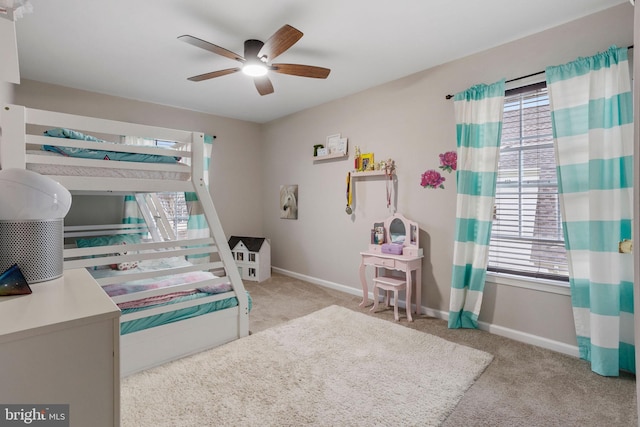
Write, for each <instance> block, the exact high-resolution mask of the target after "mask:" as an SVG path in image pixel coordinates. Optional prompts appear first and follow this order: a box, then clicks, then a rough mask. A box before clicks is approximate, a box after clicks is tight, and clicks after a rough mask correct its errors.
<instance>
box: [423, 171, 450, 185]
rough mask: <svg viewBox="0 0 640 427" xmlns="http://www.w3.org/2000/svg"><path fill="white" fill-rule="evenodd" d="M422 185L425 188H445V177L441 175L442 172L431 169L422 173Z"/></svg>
mask: <svg viewBox="0 0 640 427" xmlns="http://www.w3.org/2000/svg"><path fill="white" fill-rule="evenodd" d="M421 178H422V179H421V180H420V185H421V186H423V187H424V188H444V184H443V183H444V181H445V178H444V177H443V176H442V175H440V172H438V171H436V170H433V169H429V170H428V171H425V173H423V174H422V176H421Z"/></svg>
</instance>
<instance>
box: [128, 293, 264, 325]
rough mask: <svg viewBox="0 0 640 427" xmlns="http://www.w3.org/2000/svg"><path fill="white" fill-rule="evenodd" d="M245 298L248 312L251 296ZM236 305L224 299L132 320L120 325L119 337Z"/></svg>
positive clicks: (198, 295) (180, 299)
mask: <svg viewBox="0 0 640 427" xmlns="http://www.w3.org/2000/svg"><path fill="white" fill-rule="evenodd" d="M210 295H211V294H210V293H206V292H198V293H195V294H191V295H186V296H182V297H178V298H175V299H173V300H172V301H170V302H166V303H161V304H156V305H153V306H148V307H139V308H127V309H124V310H122V314H123V315H124V314H127V313H134V312H137V311H141V310H146V309H149V308H154V307H159V306H163V305H169V304H175V303H178V302H183V301H191V300H194V299H198V298H203V297H206V296H210ZM247 298H248V299H249V310H251V307H252V301H251V296H250V295H249V293H248V292H247ZM237 305H238V299H237V298H236V297H231V298H226V299H223V300H219V301H213V302H208V303H205V304H200V305H196V306H193V307H187V308H183V309H179V310H174V311H168V312H166V313H161V314H157V315H154V316H150V317H144V318H141V319H134V320H130V321H126V322H122V323H121V324H120V335H126V334H130V333H133V332H138V331H141V330H143V329H149V328H153V327H155V326H161V325H166V324H168V323H173V322H178V321H180V320H185V319H189V318H192V317H196V316H201V315H203V314H207V313H213V312H214V311H218V310H224V309H226V308H231V307H236V306H237Z"/></svg>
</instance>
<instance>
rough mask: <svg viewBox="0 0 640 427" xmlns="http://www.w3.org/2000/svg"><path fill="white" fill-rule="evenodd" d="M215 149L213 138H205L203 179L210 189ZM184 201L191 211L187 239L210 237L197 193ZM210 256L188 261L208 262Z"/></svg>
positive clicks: (209, 136)
mask: <svg viewBox="0 0 640 427" xmlns="http://www.w3.org/2000/svg"><path fill="white" fill-rule="evenodd" d="M212 148H213V136H211V135H205V136H204V160H203V168H204V173H203V178H204V183H205V185H206V187H207V189H208V188H209V164H210V163H211V151H212ZM184 199H185V201H186V202H187V209H188V211H189V220H188V222H187V238H189V239H198V238H206V237H209V236H210V232H209V226H208V224H207V219H206V218H205V216H204V209H203V208H202V204H201V203H200V200H198V195H197V194H196V193H184ZM208 257H209V255H208V254H195V255H189V256H188V257H187V259H188V260H189V261H191V262H206V261H207V259H208Z"/></svg>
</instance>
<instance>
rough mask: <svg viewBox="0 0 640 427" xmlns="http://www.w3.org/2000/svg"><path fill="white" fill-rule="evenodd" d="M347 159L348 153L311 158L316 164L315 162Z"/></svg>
mask: <svg viewBox="0 0 640 427" xmlns="http://www.w3.org/2000/svg"><path fill="white" fill-rule="evenodd" d="M347 157H349V153H334V154H327V155H326V156H314V157H313V163H317V162H321V161H324V160H332V159H334V160H335V159H346V158H347Z"/></svg>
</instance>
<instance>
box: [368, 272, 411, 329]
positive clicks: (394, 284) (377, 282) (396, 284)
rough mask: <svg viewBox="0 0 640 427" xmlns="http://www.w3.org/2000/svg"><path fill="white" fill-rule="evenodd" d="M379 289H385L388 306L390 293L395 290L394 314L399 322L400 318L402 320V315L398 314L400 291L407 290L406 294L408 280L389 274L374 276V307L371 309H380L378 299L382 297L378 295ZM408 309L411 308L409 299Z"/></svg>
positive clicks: (387, 304)
mask: <svg viewBox="0 0 640 427" xmlns="http://www.w3.org/2000/svg"><path fill="white" fill-rule="evenodd" d="M378 289H382V290H383V291H385V304H386V306H387V307H388V306H389V297H390V293H391V292H393V315H394V318H395V319H396V322H397V321H398V320H400V317H399V316H398V293H399V292H400V291H405V294H406V290H407V281H406V280H402V279H399V278H395V277H389V276H379V277H374V279H373V307H371V311H374V310H377V309H378V300H379V299H380V297H379V295H378ZM407 310H411V302H410V301H407Z"/></svg>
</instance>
